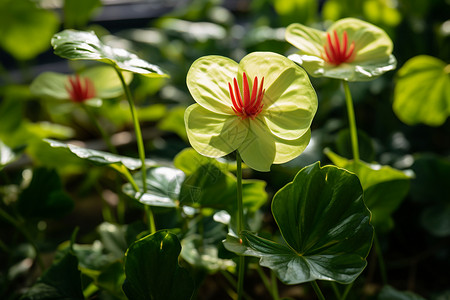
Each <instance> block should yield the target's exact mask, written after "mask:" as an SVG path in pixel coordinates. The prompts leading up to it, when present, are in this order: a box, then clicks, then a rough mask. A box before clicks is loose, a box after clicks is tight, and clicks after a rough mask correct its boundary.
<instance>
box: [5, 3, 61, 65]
mask: <svg viewBox="0 0 450 300" xmlns="http://www.w3.org/2000/svg"><path fill="white" fill-rule="evenodd" d="M58 26H59V20H58V18H57V16H56V14H55V13H53V12H52V11H48V10H43V9H40V8H38V7H37V4H36V1H30V0H21V1H16V0H2V1H0V36H1V38H0V46H1V47H2V48H3V49H5V50H6V51H8V53H9V54H11V55H12V56H13V57H15V58H16V59H19V60H27V59H32V58H34V57H35V56H36V55H38V54H39V53H41V52H44V51H45V50H46V49H47V48H48V47H49V42H50V38H51V37H52V35H53V34H54V33H55V32H56V31H57V30H58Z"/></svg>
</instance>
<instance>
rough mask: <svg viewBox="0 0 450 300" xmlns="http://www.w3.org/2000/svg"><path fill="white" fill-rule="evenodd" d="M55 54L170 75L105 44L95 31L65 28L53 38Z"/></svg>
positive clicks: (128, 69)
mask: <svg viewBox="0 0 450 300" xmlns="http://www.w3.org/2000/svg"><path fill="white" fill-rule="evenodd" d="M52 46H53V49H54V50H55V54H56V55H59V56H61V57H64V58H67V59H72V60H79V59H82V60H85V59H86V60H97V61H102V62H105V63H108V64H111V65H113V66H115V67H117V68H119V69H120V70H122V71H129V72H133V73H137V74H141V75H144V76H147V77H168V75H167V74H165V73H164V72H163V71H162V70H161V69H160V68H159V67H158V66H156V65H153V64H150V63H148V62H146V61H145V60H143V59H140V58H139V57H138V56H137V55H136V54H133V53H130V52H128V51H126V50H124V49H119V48H112V47H110V46H108V45H105V44H104V43H102V42H101V41H100V39H99V38H98V37H97V36H96V35H95V34H94V33H93V32H86V31H76V30H70V29H67V30H64V31H61V32H59V33H57V34H55V35H54V36H53V38H52Z"/></svg>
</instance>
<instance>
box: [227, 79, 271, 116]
mask: <svg viewBox="0 0 450 300" xmlns="http://www.w3.org/2000/svg"><path fill="white" fill-rule="evenodd" d="M243 77H244V78H243V80H242V87H243V92H242V93H241V90H240V89H239V85H238V82H237V80H236V78H234V79H233V85H231V83H228V88H229V90H230V98H231V102H232V103H233V106H231V108H232V109H233V111H234V113H235V114H236V115H237V116H239V117H240V118H241V119H242V120H244V119H246V118H248V117H250V118H251V119H252V120H253V119H255V118H256V116H257V115H258V114H259V113H260V112H261V111H262V109H263V106H264V103H262V99H263V96H264V93H265V92H266V90H265V89H264V90H263V85H264V77H263V78H262V80H261V83H260V85H259V91H258V77H256V76H255V79H254V80H253V88H252V91H251V94H250V87H249V84H248V80H247V74H245V72H244V74H243ZM233 87H234V90H233Z"/></svg>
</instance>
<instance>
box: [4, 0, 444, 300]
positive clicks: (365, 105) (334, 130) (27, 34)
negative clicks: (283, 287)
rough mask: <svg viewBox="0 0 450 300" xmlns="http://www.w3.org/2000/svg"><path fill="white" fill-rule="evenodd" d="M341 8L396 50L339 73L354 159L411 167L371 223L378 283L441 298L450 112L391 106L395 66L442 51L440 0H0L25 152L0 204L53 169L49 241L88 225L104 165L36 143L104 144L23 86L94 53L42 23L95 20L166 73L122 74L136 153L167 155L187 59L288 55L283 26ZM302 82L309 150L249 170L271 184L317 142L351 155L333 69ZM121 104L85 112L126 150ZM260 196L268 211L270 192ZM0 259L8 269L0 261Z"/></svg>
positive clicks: (179, 145) (12, 131)
mask: <svg viewBox="0 0 450 300" xmlns="http://www.w3.org/2000/svg"><path fill="white" fill-rule="evenodd" d="M344 17H355V18H360V19H362V20H366V21H368V22H370V23H373V24H375V25H377V26H379V27H381V28H383V29H384V30H385V31H386V32H387V33H388V34H389V36H390V37H391V39H392V40H393V43H394V52H393V53H394V55H395V57H396V58H397V61H398V66H397V70H395V71H391V72H389V73H386V74H384V75H383V76H381V77H380V78H378V79H375V80H373V81H369V82H360V83H354V84H353V83H351V84H350V88H351V90H352V94H353V100H354V104H355V112H356V123H357V126H358V130H359V131H360V132H359V135H360V149H361V150H360V152H361V158H362V159H363V160H364V161H366V162H378V163H380V164H382V165H390V166H392V167H394V168H396V169H399V170H408V171H410V172H412V173H413V174H415V175H414V176H415V177H414V179H412V180H411V185H410V189H409V192H408V195H407V196H406V197H405V198H404V200H402V201H401V203H399V204H398V206H397V207H396V210H395V212H394V213H393V219H394V220H395V222H393V223H392V224H391V223H390V224H387V225H386V227H385V228H383V231H382V234H381V247H382V248H383V251H384V252H385V253H386V257H385V260H386V265H387V268H388V271H389V272H388V273H389V275H390V283H391V284H392V285H393V286H395V287H396V288H398V289H400V290H413V291H415V292H417V293H419V294H420V295H424V296H425V297H427V298H432V299H450V285H449V282H450V276H449V272H448V270H449V268H450V253H449V249H450V247H449V246H450V241H449V236H450V222H449V220H450V192H449V189H450V184H449V183H450V161H449V157H450V122H449V121H448V119H447V120H446V121H445V122H444V123H443V124H439V125H435V126H429V125H425V124H414V125H407V124H404V123H403V122H402V121H400V120H399V118H398V117H397V116H396V114H395V113H394V111H393V109H392V104H393V101H394V89H395V85H396V81H397V79H398V75H397V72H398V70H399V69H400V68H401V67H402V66H403V65H404V64H405V62H407V61H408V60H409V59H411V58H413V57H415V56H417V55H429V56H432V57H435V58H437V59H439V60H441V61H443V62H445V64H448V63H449V61H450V1H449V0H426V1H424V0H322V1H319V0H253V1H250V0H190V1H189V0H146V1H145V0H102V1H101V0H65V1H63V0H59V1H58V0H40V1H39V0H0V101H1V102H0V140H1V141H3V143H5V144H6V145H8V147H10V148H11V149H14V150H15V151H17V152H18V153H22V152H23V151H25V153H26V155H23V156H20V157H19V158H18V159H17V160H16V161H14V163H12V164H8V166H6V168H5V170H6V172H8V177H9V179H8V180H6V179H4V178H3V177H2V178H0V184H1V185H2V188H1V193H0V195H1V196H2V199H3V204H2V205H6V206H7V203H8V201H14V199H13V198H14V193H15V192H14V188H13V187H12V186H14V185H20V183H21V182H22V181H23V180H24V178H26V172H25V173H24V170H27V169H29V168H31V167H33V166H46V167H48V168H55V169H56V170H58V173H59V174H60V175H61V176H62V178H63V184H64V186H65V187H66V189H67V190H68V191H69V193H70V194H71V195H72V197H73V198H74V199H76V201H75V209H74V211H73V212H71V213H70V215H69V216H68V217H67V218H66V219H65V220H64V222H62V223H63V224H64V225H62V226H60V225H58V226H55V224H53V226H55V227H54V228H52V223H51V222H49V223H46V225H45V228H46V229H47V230H48V229H49V228H52V230H51V231H50V232H48V231H47V233H46V234H47V235H48V236H50V237H51V238H50V239H49V240H50V241H51V242H48V243H49V244H48V245H47V247H48V248H49V249H52V247H55V245H57V244H58V243H60V242H62V241H63V240H64V239H67V236H68V235H67V232H70V230H71V229H72V228H73V226H74V225H79V224H83V225H82V226H81V232H82V233H87V232H89V231H90V230H92V228H94V227H95V226H97V225H98V224H99V223H100V222H101V221H102V220H101V217H102V213H101V208H99V205H98V203H99V202H101V201H100V200H98V201H97V200H96V201H94V200H93V199H96V198H98V197H97V196H96V195H95V193H91V191H92V190H95V188H96V184H95V182H96V181H97V180H100V179H99V178H103V177H102V176H104V174H103V173H101V172H94V171H92V170H93V169H91V171H92V172H91V173H90V175H89V178H85V177H84V173H83V172H84V171H85V170H86V167H79V166H77V167H75V166H74V165H71V164H70V161H67V160H65V161H64V162H63V161H60V160H57V159H55V158H54V157H49V155H46V154H45V147H46V146H45V145H43V144H42V142H41V140H42V138H53V139H59V140H64V141H69V140H76V141H78V142H79V143H80V144H81V145H84V146H87V147H88V148H95V149H98V150H106V146H105V145H104V144H103V142H102V141H101V138H100V136H99V134H98V133H97V131H96V130H95V128H94V127H93V125H92V124H91V122H90V121H89V119H88V118H86V116H85V113H84V112H83V111H82V110H80V109H79V108H76V107H73V106H70V105H66V104H64V103H61V102H55V101H54V100H52V99H42V98H39V97H36V96H34V95H33V94H31V93H30V90H29V85H30V83H31V82H32V81H33V80H34V79H35V78H36V77H37V76H38V75H39V74H41V73H42V72H44V71H53V72H59V73H66V74H72V73H74V72H77V71H80V70H83V69H85V68H87V67H89V66H91V65H92V63H89V62H73V61H72V62H69V61H67V60H64V59H62V58H60V57H58V56H56V55H54V54H53V51H52V49H51V45H50V39H51V37H52V36H53V34H55V33H57V32H59V31H61V30H63V29H68V28H71V29H78V30H87V31H94V32H95V33H96V34H97V35H98V36H99V37H100V38H101V39H102V41H104V42H105V43H106V44H108V45H111V46H114V47H118V48H124V49H127V50H129V51H130V52H134V53H136V54H138V56H139V57H140V58H142V59H144V60H146V61H148V62H150V63H152V64H156V65H158V66H160V67H161V68H162V69H164V71H166V72H167V73H168V74H169V75H170V78H169V79H149V78H146V77H143V76H134V78H133V80H132V82H131V89H132V93H133V95H134V98H135V100H136V104H137V105H138V107H139V117H140V120H141V122H142V128H143V133H144V138H145V140H146V150H147V154H148V157H152V158H157V159H161V160H166V161H170V160H172V159H173V157H174V156H175V155H176V154H177V153H179V152H180V151H181V150H182V149H184V148H186V147H189V143H188V141H187V138H186V133H185V129H184V121H183V115H184V110H185V108H186V107H187V106H188V105H190V104H192V103H193V99H192V98H191V96H190V94H189V92H188V90H187V87H186V83H185V82H186V73H187V71H188V70H189V67H190V65H191V64H192V62H193V61H194V60H196V59H197V58H199V57H201V56H204V55H210V54H215V55H223V56H226V57H230V58H232V59H234V60H236V61H239V60H240V59H241V58H242V57H244V56H245V55H246V54H247V53H250V52H254V51H272V52H276V53H279V54H282V55H288V54H292V53H295V52H296V51H297V50H296V49H294V48H293V47H292V46H291V45H290V44H289V43H287V42H286V41H285V39H284V32H285V28H286V26H288V25H289V24H291V23H302V24H305V25H307V26H311V27H315V28H318V29H321V30H326V28H327V27H328V26H329V25H330V24H331V23H332V22H334V21H336V20H338V19H340V18H344ZM447 67H448V65H447ZM447 69H448V68H447ZM446 76H449V75H448V73H446ZM311 81H312V84H313V86H314V88H315V89H316V91H317V94H318V97H319V110H318V113H317V115H316V117H315V119H314V121H313V125H312V140H311V143H310V145H309V146H308V149H307V151H305V153H304V154H302V155H301V156H300V157H299V158H297V159H295V160H294V161H291V162H289V163H287V164H285V165H281V166H274V167H273V169H272V170H273V172H271V173H253V174H251V177H255V178H261V179H264V180H266V181H267V182H268V192H269V194H270V193H273V192H274V191H276V190H278V189H279V188H280V187H282V186H283V185H285V184H286V183H287V182H288V181H290V180H292V178H293V176H294V175H295V173H296V172H297V171H298V170H299V169H300V168H301V167H303V166H306V165H308V164H311V163H313V162H315V161H318V160H320V161H321V162H322V164H323V165H324V164H326V163H329V160H328V159H327V157H326V156H325V155H324V153H323V150H324V149H325V148H327V147H328V148H330V149H332V150H333V151H334V152H336V153H338V154H340V155H342V156H344V157H348V158H351V149H350V142H349V135H348V131H347V128H348V125H347V115H346V107H345V100H344V93H343V90H342V88H341V85H340V82H339V81H337V80H333V79H327V78H311ZM444 88H445V87H444ZM446 88H447V91H448V88H449V87H448V86H447V87H446ZM431 93H432V91H431V90H430V94H431ZM442 97H444V98H442V99H447V102H446V103H447V104H446V105H445V104H444V105H443V106H442V109H443V110H444V111H445V110H447V111H450V102H449V101H450V98H449V96H448V95H447V96H442ZM445 97H447V98H445ZM426 100H427V99H424V100H423V101H426ZM443 101H444V102H445V100H443ZM126 110H127V103H126V102H125V101H124V100H123V99H122V98H121V97H117V98H115V99H111V100H108V101H104V103H103V105H102V106H101V107H98V108H95V113H96V115H97V116H98V118H99V122H100V123H101V124H102V126H104V128H106V130H107V132H108V133H109V134H110V135H112V136H113V137H115V138H116V139H115V143H116V146H117V147H118V148H119V151H120V153H121V154H124V155H130V156H136V149H135V148H134V140H133V128H132V124H131V118H130V116H129V114H128V113H124V111H126ZM25 146H26V148H25ZM24 149H25V150H24ZM83 168H84V169H83ZM0 170H1V169H0ZM247 175H249V176H250V174H247ZM102 180H103V179H102ZM109 184H111V183H109ZM113 190H114V189H113V188H112V187H111V191H113ZM111 191H110V192H111ZM111 193H112V194H108V193H106V194H103V195H102V197H103V198H104V199H106V201H109V202H110V203H111V205H112V206H114V203H115V202H114V201H116V200H115V199H116V198H117V196H115V194H114V192H111ZM115 197H116V198H115ZM10 198H11V199H10ZM116 202H117V201H116ZM5 203H6V204H5ZM265 209H266V211H267V212H269V213H270V206H269V205H267V206H266V207H265ZM130 218H131V217H130ZM1 224H2V229H0V237H1V239H2V240H4V241H8V240H9V237H8V232H7V229H8V227H7V226H6V225H5V226H6V227H4V224H6V223H1ZM57 224H60V223H57ZM42 226H44V225H42ZM56 227H58V228H56ZM4 228H5V230H4ZM0 264H1V265H2V268H6V265H7V264H6V263H5V262H2V263H0ZM369 265H370V258H369ZM370 272H372V273H370ZM2 276H5V275H2ZM366 276H372V277H373V280H372V282H374V286H375V287H376V283H377V282H379V278H377V275H376V272H375V271H374V270H372V269H370V267H369V269H368V270H367V274H366ZM370 287H371V286H370V285H369V286H368V287H367V288H368V289H370ZM411 299H412V298H411Z"/></svg>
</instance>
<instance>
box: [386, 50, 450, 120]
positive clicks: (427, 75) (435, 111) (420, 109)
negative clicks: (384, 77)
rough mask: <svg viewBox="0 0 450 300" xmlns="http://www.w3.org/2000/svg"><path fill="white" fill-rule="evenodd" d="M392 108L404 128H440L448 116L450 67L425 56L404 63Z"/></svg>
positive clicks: (398, 75) (449, 113) (449, 112)
mask: <svg viewBox="0 0 450 300" xmlns="http://www.w3.org/2000/svg"><path fill="white" fill-rule="evenodd" d="M393 108H394V112H395V113H396V115H397V117H399V119H400V120H402V121H403V122H404V123H406V124H408V125H414V124H418V123H424V124H426V125H429V126H439V125H442V124H444V122H445V120H446V119H447V117H448V116H449V115H450V65H447V64H446V63H445V62H443V61H442V60H440V59H437V58H434V57H431V56H427V55H419V56H415V57H413V58H411V59H410V60H408V61H407V62H406V63H405V64H404V65H403V67H402V68H401V69H400V70H399V71H398V73H397V85H396V86H395V91H394V104H393Z"/></svg>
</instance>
